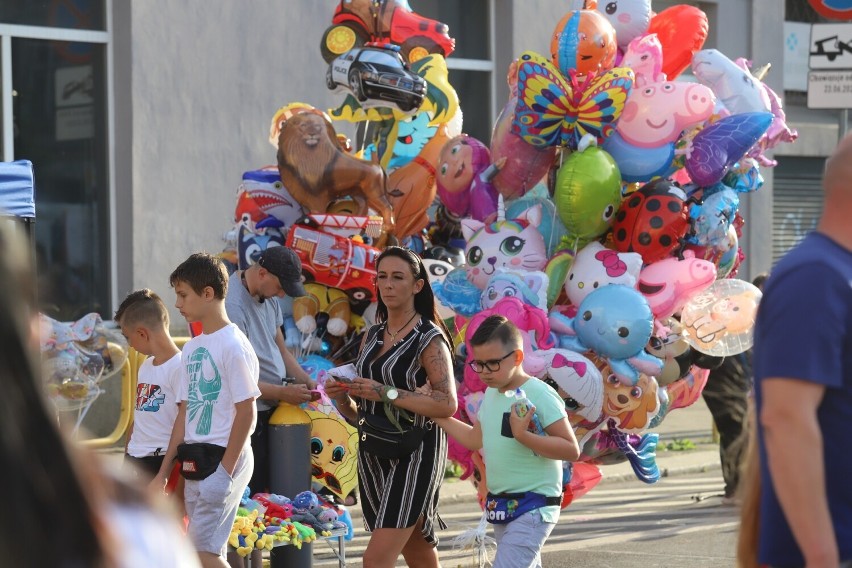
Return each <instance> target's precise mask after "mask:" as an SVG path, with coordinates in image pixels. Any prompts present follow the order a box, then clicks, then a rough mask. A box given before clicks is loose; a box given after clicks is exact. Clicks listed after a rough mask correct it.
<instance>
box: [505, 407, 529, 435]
mask: <svg viewBox="0 0 852 568" xmlns="http://www.w3.org/2000/svg"><path fill="white" fill-rule="evenodd" d="M519 405H520V403H519V402H516V403H515V404H513V405H512V410H511V412H509V426H510V427H511V428H512V435H513V436H514V437H515V438H520V437H522V436H523V435H524V433H525V432H528V431H529V428H530V422H531V421H532V417H533V414H534V413H535V406H532V405H530V407H529V409H527V413H526V414H524V415H523V416H521V415H520V413H519V409H518V406H519Z"/></svg>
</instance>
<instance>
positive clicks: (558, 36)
mask: <svg viewBox="0 0 852 568" xmlns="http://www.w3.org/2000/svg"><path fill="white" fill-rule="evenodd" d="M616 49H617V45H616V43H615V29H614V28H613V27H612V24H610V23H609V20H607V19H606V18H605V17H603V16H602V15H601V14H600V13H598V12H596V11H595V10H571V11H570V12H568V13H567V14H565V16H563V18H562V19H561V20H559V23H558V24H556V29H554V30H553V36H552V39H551V40H550V59H551V61H552V62H553V64H554V65H556V67H557V68H558V69H559V71H560V72H561V73H562V75H563V76H564V77H568V76H569V75H570V72H571V71H574V72H575V73H577V74H578V75H588V74H590V73H600V72H601V71H608V70H609V69H612V66H613V64H614V63H615V54H616Z"/></svg>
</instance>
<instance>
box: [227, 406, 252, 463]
mask: <svg viewBox="0 0 852 568" xmlns="http://www.w3.org/2000/svg"><path fill="white" fill-rule="evenodd" d="M234 406H235V407H236V415H235V416H234V423H233V424H232V425H231V435H230V436H229V437H228V446H227V447H226V448H225V454H224V455H223V456H222V467H224V468H225V471H227V472H228V475H230V476H233V475H234V468H235V467H236V466H237V459H238V458H239V457H240V452H241V451H242V450H243V448H244V447H245V446H246V444H247V443H248V439H249V436H250V435H251V430H252V428H254V424H255V421H256V420H257V410H256V407H255V404H254V398H247V399H245V400H243V401H240V402H238V403H236V404H235V405H234Z"/></svg>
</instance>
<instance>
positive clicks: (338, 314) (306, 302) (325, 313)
mask: <svg viewBox="0 0 852 568" xmlns="http://www.w3.org/2000/svg"><path fill="white" fill-rule="evenodd" d="M305 291H306V292H307V295H306V296H302V297H300V298H296V299H294V300H293V319H294V320H295V322H296V327H297V328H299V331H301V332H302V333H303V334H306V335H307V334H310V333H313V332H314V331H316V329H317V327H318V323H321V322H322V320H323V319H325V320H326V323H325V329H326V331H327V332H328V333H329V334H330V335H334V336H337V337H340V336H342V335H345V334H346V331H347V330H348V329H349V318H350V317H351V309H350V307H349V297H348V296H347V295H346V293H345V292H344V291H343V290H340V289H338V288H331V287H329V286H326V285H324V284H317V283H316V282H310V283H307V284H305Z"/></svg>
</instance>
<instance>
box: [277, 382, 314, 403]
mask: <svg viewBox="0 0 852 568" xmlns="http://www.w3.org/2000/svg"><path fill="white" fill-rule="evenodd" d="M278 400H283V401H284V402H289V403H290V404H302V403H303V402H308V401H309V400H311V390H310V389H309V388H308V385H297V384H292V385H283V386H282V387H281V391H280V395H279V397H278Z"/></svg>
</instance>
